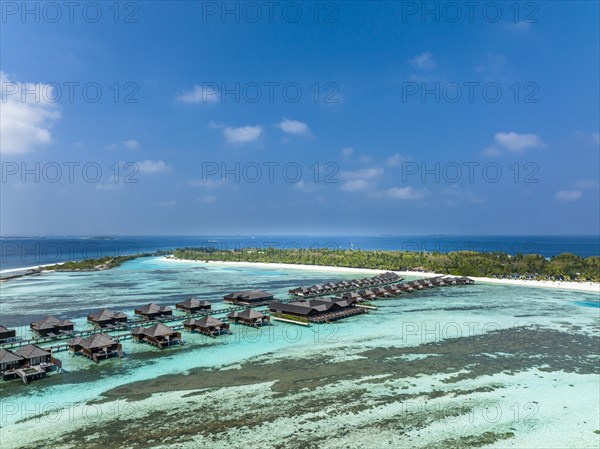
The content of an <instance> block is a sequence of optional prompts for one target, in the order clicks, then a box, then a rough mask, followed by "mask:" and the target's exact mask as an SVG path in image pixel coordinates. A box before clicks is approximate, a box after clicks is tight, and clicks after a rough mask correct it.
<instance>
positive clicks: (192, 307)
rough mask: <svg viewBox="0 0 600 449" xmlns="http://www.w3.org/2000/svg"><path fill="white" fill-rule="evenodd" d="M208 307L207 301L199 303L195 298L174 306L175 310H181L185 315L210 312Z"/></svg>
mask: <svg viewBox="0 0 600 449" xmlns="http://www.w3.org/2000/svg"><path fill="white" fill-rule="evenodd" d="M210 307H211V305H210V303H209V302H208V301H200V300H199V299H196V298H189V299H186V300H185V301H182V302H178V303H177V304H175V308H176V309H177V310H183V311H184V312H185V313H198V312H200V311H202V310H210Z"/></svg>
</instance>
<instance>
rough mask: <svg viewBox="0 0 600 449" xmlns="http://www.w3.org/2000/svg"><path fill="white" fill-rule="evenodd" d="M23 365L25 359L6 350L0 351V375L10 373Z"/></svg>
mask: <svg viewBox="0 0 600 449" xmlns="http://www.w3.org/2000/svg"><path fill="white" fill-rule="evenodd" d="M24 363H25V359H24V358H23V357H21V356H20V355H17V354H15V353H13V352H11V351H8V350H6V349H0V373H2V375H4V372H5V371H10V370H13V369H15V368H18V367H19V366H21V365H23V364H24Z"/></svg>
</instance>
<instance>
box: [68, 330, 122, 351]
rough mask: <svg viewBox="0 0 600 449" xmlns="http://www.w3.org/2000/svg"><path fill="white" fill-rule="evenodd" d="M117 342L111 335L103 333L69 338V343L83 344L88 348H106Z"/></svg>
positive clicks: (74, 344)
mask: <svg viewBox="0 0 600 449" xmlns="http://www.w3.org/2000/svg"><path fill="white" fill-rule="evenodd" d="M115 343H116V341H115V340H113V338H112V337H111V336H109V335H106V334H103V333H100V334H94V335H90V336H89V337H87V338H81V337H75V338H73V339H71V340H69V345H71V346H81V347H82V348H86V349H96V348H105V347H107V346H112V345H114V344H115Z"/></svg>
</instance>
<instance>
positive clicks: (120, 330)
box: [0, 278, 464, 351]
mask: <svg viewBox="0 0 600 449" xmlns="http://www.w3.org/2000/svg"><path fill="white" fill-rule="evenodd" d="M426 279H427V278H424V279H417V281H423V280H426ZM408 282H415V281H408ZM405 284H406V282H404V281H403V280H401V281H394V282H388V283H384V284H379V285H371V286H367V287H352V288H350V289H347V290H343V291H342V290H337V291H335V292H323V293H319V294H315V295H310V296H296V295H291V294H290V298H287V299H281V300H280V299H275V298H274V299H273V301H277V302H281V303H288V302H293V301H300V300H305V299H314V298H320V297H323V296H331V295H336V294H339V293H349V292H356V291H359V290H372V289H374V288H377V287H385V286H388V285H397V286H398V287H400V288H401V287H402V286H404V285H405ZM454 285H464V284H460V283H458V284H453V285H452V284H446V285H445V286H449V287H451V286H454ZM433 287H437V286H436V285H433ZM415 291H417V290H415ZM405 293H411V292H405V291H403V292H401V293H399V294H398V295H393V296H391V297H389V298H385V297H378V298H375V299H374V300H381V299H392V298H394V297H397V296H399V295H400V294H405ZM249 307H250V308H252V309H256V310H259V309H261V308H265V307H267V304H260V305H255V306H247V305H241V306H236V307H227V308H222V309H216V310H202V311H200V312H198V313H192V314H186V315H172V316H166V317H162V318H158V319H155V320H141V319H140V320H133V321H128V322H126V323H123V324H122V325H118V326H113V327H109V328H97V329H86V330H82V331H78V332H71V333H69V334H63V335H59V336H55V337H39V338H30V339H26V340H14V341H10V342H5V343H0V348H3V349H14V348H18V347H20V346H25V345H29V344H33V345H37V346H41V347H44V348H46V349H52V351H61V350H64V349H67V341H68V340H70V339H71V338H74V337H83V338H85V337H88V336H90V335H93V334H98V333H105V334H108V335H110V336H112V337H114V338H116V339H118V340H121V339H127V338H131V332H130V331H131V330H132V329H134V328H136V327H140V326H143V327H150V326H153V325H154V324H156V323H163V324H168V323H177V322H183V321H185V320H187V319H189V318H196V319H199V318H202V317H205V316H208V315H210V316H215V315H224V316H223V317H219V319H220V320H221V321H224V322H228V321H229V320H228V319H227V315H228V314H230V313H231V312H236V311H242V310H246V309H247V308H249ZM363 310H364V309H363ZM171 327H173V329H175V330H178V329H182V328H183V324H182V323H179V324H175V325H171Z"/></svg>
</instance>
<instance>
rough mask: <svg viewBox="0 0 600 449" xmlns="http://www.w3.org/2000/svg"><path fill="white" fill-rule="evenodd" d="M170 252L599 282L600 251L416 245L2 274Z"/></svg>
mask: <svg viewBox="0 0 600 449" xmlns="http://www.w3.org/2000/svg"><path fill="white" fill-rule="evenodd" d="M165 255H169V256H170V257H171V258H173V259H178V260H190V261H203V262H250V263H265V264H268V263H281V264H292V265H312V266H329V267H339V268H364V269H374V270H385V271H411V272H431V273H439V274H448V275H454V276H473V277H485V278H496V279H524V280H532V281H575V282H600V257H599V256H591V257H587V258H582V257H579V256H576V255H575V254H570V253H564V254H561V255H559V256H555V257H552V258H550V259H547V258H545V257H543V256H541V255H539V254H516V255H510V254H506V253H499V252H495V253H480V252H474V251H456V252H450V253H438V252H431V253H430V252H416V251H365V250H354V251H352V250H342V249H336V250H330V249H277V248H258V249H257V248H252V249H236V250H220V249H216V248H180V249H176V250H174V251H164V250H161V251H156V252H152V253H140V254H132V255H127V256H114V257H103V258H98V259H86V260H81V261H73V262H63V263H58V264H54V265H46V266H42V267H38V268H35V269H33V270H28V271H27V272H25V273H20V274H15V275H11V276H7V277H4V278H2V281H6V280H8V279H14V278H18V277H22V276H28V275H34V274H39V273H41V272H49V271H60V272H78V271H101V270H110V269H112V268H116V267H118V266H120V265H122V264H123V263H125V262H128V261H130V260H133V259H137V258H141V257H156V256H165Z"/></svg>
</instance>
